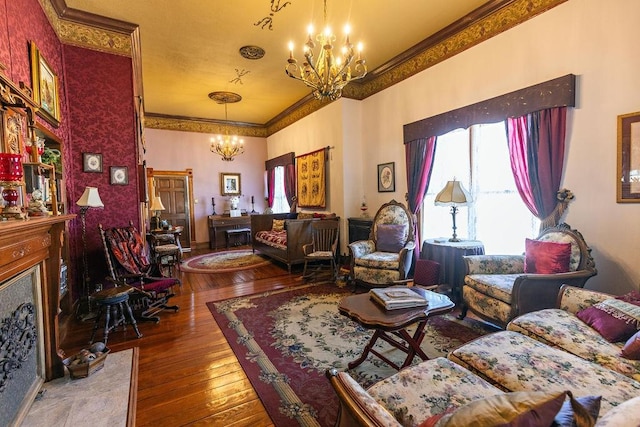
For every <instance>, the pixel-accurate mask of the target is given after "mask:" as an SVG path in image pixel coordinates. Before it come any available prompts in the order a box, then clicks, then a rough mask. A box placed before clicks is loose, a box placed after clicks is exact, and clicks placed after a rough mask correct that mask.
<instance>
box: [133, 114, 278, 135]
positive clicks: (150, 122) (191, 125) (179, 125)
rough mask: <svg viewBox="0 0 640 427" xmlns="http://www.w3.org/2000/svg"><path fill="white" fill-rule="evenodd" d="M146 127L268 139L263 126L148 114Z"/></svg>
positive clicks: (145, 121) (145, 119)
mask: <svg viewBox="0 0 640 427" xmlns="http://www.w3.org/2000/svg"><path fill="white" fill-rule="evenodd" d="M144 125H145V127H146V128H149V129H163V130H177V131H182V132H198V133H211V134H226V133H228V134H233V135H239V136H253V137H259V138H266V137H267V136H268V135H267V128H266V127H264V126H262V125H257V124H252V123H242V122H231V121H230V122H224V121H218V120H208V119H196V118H192V117H179V116H166V115H163V114H153V113H146V114H145V118H144Z"/></svg>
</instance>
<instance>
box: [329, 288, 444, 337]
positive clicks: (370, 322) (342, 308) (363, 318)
mask: <svg viewBox="0 0 640 427" xmlns="http://www.w3.org/2000/svg"><path fill="white" fill-rule="evenodd" d="M409 289H411V290H413V291H415V292H417V293H418V294H419V295H422V296H423V297H425V298H426V299H427V301H428V302H429V304H428V305H427V306H426V307H412V308H403V309H399V310H385V308H384V307H383V306H382V305H380V304H378V303H376V302H374V301H373V300H372V299H371V297H370V296H369V293H368V292H367V293H363V294H358V295H350V296H348V297H345V298H343V299H342V301H340V304H338V311H339V312H340V313H341V314H343V315H345V316H347V317H349V318H351V319H353V320H355V321H356V322H358V323H360V324H361V325H362V326H364V327H366V328H375V329H382V330H387V331H395V330H398V329H401V328H403V327H405V326H407V325H410V324H412V323H415V322H417V321H419V320H424V319H427V318H428V317H431V316H434V315H438V314H444V313H448V312H450V311H451V310H453V308H454V307H455V304H454V303H453V301H451V300H450V299H449V297H447V296H446V295H442V294H438V293H435V292H431V291H427V290H424V289H420V288H409Z"/></svg>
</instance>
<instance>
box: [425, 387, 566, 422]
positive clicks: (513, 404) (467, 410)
mask: <svg viewBox="0 0 640 427" xmlns="http://www.w3.org/2000/svg"><path fill="white" fill-rule="evenodd" d="M566 394H567V393H566V392H561V393H555V394H549V393H546V392H541V391H538V392H528V391H519V392H513V393H505V394H499V395H495V396H491V397H488V398H486V399H479V400H476V401H473V402H471V403H469V404H467V405H465V406H463V407H461V408H460V409H458V410H456V411H455V412H454V413H452V414H451V415H448V416H445V417H443V418H442V419H441V420H440V421H439V422H438V423H437V424H436V426H438V427H457V426H460V427H463V426H464V427H466V426H471V425H477V426H498V425H499V426H522V427H525V426H551V423H552V422H553V420H554V418H555V416H556V414H557V413H558V412H559V411H560V408H562V404H563V402H564V401H565V398H566Z"/></svg>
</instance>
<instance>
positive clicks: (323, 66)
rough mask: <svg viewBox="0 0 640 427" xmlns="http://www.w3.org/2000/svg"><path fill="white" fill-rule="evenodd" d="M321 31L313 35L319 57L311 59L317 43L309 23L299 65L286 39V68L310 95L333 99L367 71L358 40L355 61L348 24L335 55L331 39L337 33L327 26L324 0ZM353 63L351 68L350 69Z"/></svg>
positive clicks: (317, 97)
mask: <svg viewBox="0 0 640 427" xmlns="http://www.w3.org/2000/svg"><path fill="white" fill-rule="evenodd" d="M324 25H325V29H324V32H322V33H320V34H318V35H317V36H316V40H317V41H318V42H319V44H320V47H321V48H320V52H319V53H318V59H317V60H316V61H315V62H314V60H313V49H314V48H315V47H316V45H315V43H314V42H313V39H312V37H311V36H312V33H313V26H311V25H310V26H309V31H308V38H307V42H306V43H305V45H304V58H305V61H304V62H303V64H302V67H300V66H299V65H298V61H296V59H295V58H294V57H293V42H289V59H288V60H287V66H286V68H285V72H286V73H287V75H288V76H289V77H291V78H294V79H296V80H300V81H302V82H303V83H304V84H306V85H307V86H309V87H310V88H312V89H313V95H314V96H315V98H316V99H318V100H323V99H329V100H331V101H334V100H336V99H338V98H340V97H341V96H342V89H343V88H344V87H345V86H346V85H347V84H349V82H351V81H353V80H358V79H361V78H363V77H364V76H366V75H367V65H366V63H365V60H364V59H362V43H358V57H357V59H356V60H355V62H354V58H355V53H354V49H353V45H352V44H351V42H350V41H349V31H350V27H349V25H348V24H347V25H346V26H345V30H344V31H345V34H346V37H345V41H344V44H343V46H342V49H341V51H340V53H339V54H338V55H334V52H333V43H334V42H335V41H336V36H335V35H333V33H332V32H331V28H329V26H327V0H324ZM352 63H353V69H352Z"/></svg>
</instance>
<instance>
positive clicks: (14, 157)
mask: <svg viewBox="0 0 640 427" xmlns="http://www.w3.org/2000/svg"><path fill="white" fill-rule="evenodd" d="M23 174H24V172H23V170H22V155H20V154H11V153H0V185H2V187H3V189H2V198H3V199H4V200H5V201H6V202H7V205H6V206H5V207H4V209H3V211H2V215H3V216H8V215H9V216H11V215H18V216H19V215H20V214H21V213H22V212H21V209H20V206H18V190H16V187H17V186H18V185H20V183H21V182H22V176H23Z"/></svg>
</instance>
